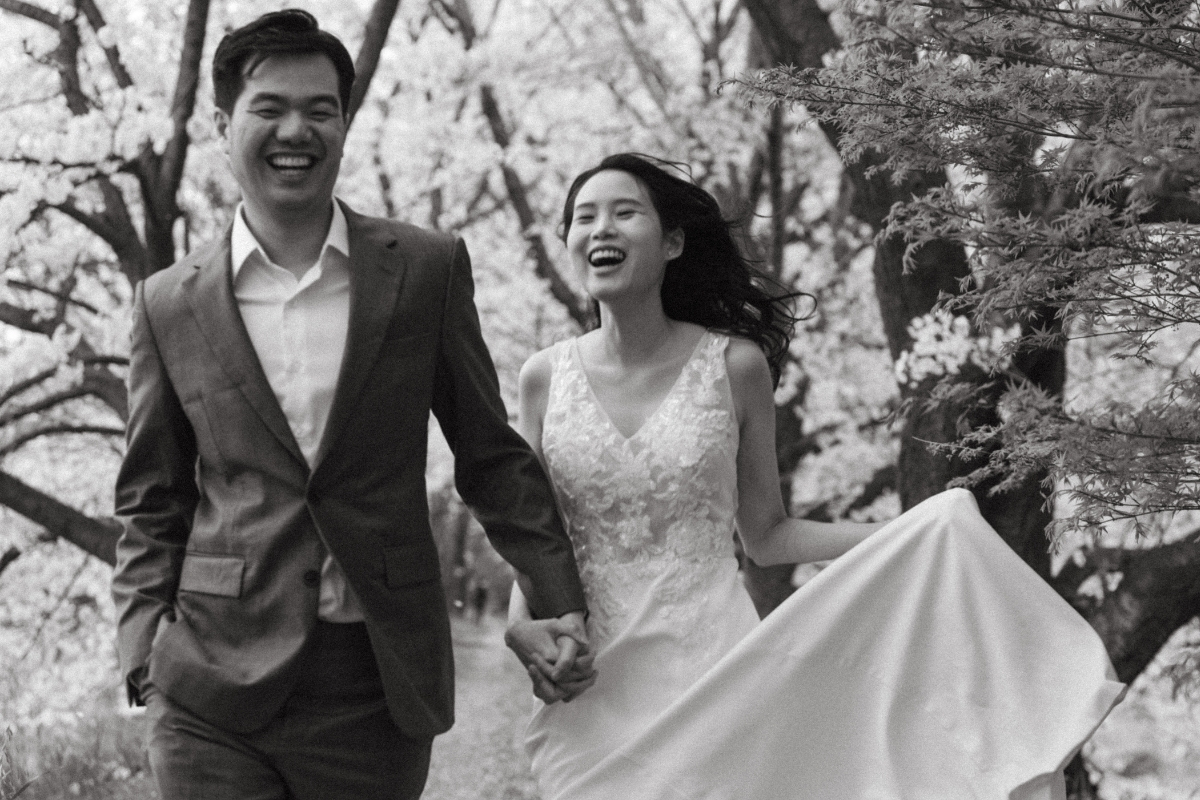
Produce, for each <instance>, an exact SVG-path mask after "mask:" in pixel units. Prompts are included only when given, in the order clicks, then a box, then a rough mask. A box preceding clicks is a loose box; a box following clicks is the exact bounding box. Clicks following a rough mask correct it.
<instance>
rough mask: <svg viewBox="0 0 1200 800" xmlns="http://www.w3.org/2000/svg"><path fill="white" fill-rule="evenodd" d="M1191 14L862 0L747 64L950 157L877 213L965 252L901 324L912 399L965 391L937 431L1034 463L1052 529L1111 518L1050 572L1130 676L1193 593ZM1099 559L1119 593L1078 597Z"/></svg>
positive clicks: (1023, 468) (978, 473)
mask: <svg viewBox="0 0 1200 800" xmlns="http://www.w3.org/2000/svg"><path fill="white" fill-rule="evenodd" d="M1197 21H1198V20H1197V17H1196V11H1195V7H1194V5H1193V4H1190V3H1160V4H1153V3H1151V4H1144V3H1136V2H1100V3H1090V2H1088V3H1056V2H1043V0H1017V1H1016V2H1012V1H1011V0H978V1H976V0H970V1H969V2H964V1H962V0H948V1H943V0H935V2H931V3H925V2H922V3H911V2H901V3H888V4H873V3H860V4H855V5H854V6H852V7H851V8H850V9H849V10H848V12H847V15H846V25H845V38H844V41H843V47H842V49H841V50H839V51H838V52H837V54H836V55H834V56H832V58H831V60H829V61H828V63H827V64H825V65H824V66H815V65H807V66H808V68H807V69H802V68H799V67H793V68H788V69H778V70H775V71H773V72H770V73H765V74H763V75H761V76H760V77H759V78H758V79H756V80H754V81H752V82H751V85H750V88H751V91H752V92H755V93H757V96H758V97H759V98H765V99H767V100H769V101H771V102H785V103H800V104H803V105H804V106H805V107H806V108H807V109H808V110H809V111H810V113H812V114H814V116H815V117H816V118H817V119H818V120H819V121H820V124H821V125H822V126H824V127H825V128H826V129H827V130H828V132H829V134H830V136H831V138H833V139H835V140H836V142H837V144H838V146H839V149H840V152H841V153H842V156H843V158H844V159H845V160H846V161H847V163H860V164H861V163H865V164H866V165H867V167H866V169H867V171H869V172H871V173H873V174H876V175H882V176H887V178H888V179H889V180H891V181H892V182H893V183H901V182H903V181H905V180H907V179H909V178H910V177H911V176H913V175H917V174H929V173H931V172H943V173H945V174H946V175H947V176H948V178H949V179H948V180H946V181H944V182H942V183H939V184H937V185H932V186H929V187H926V188H925V190H923V191H921V192H915V193H910V194H907V195H904V196H900V197H897V198H896V199H897V201H898V202H897V203H896V204H895V205H894V206H892V207H891V208H890V210H889V214H888V216H887V218H886V220H885V221H884V224H883V226H882V228H881V231H882V233H883V235H886V236H894V237H899V238H900V239H902V240H903V241H904V242H905V246H906V251H905V255H906V256H907V257H909V258H911V257H912V256H913V255H914V254H917V253H920V252H921V250H922V249H923V248H926V247H928V246H930V245H931V244H944V243H947V242H950V243H954V244H956V245H958V246H959V247H960V248H961V249H962V251H963V252H964V254H965V255H966V256H967V266H968V268H969V269H968V270H967V271H965V272H964V273H963V274H962V275H961V278H960V280H959V282H958V285H957V286H955V287H953V288H952V289H951V291H949V292H948V293H946V294H945V295H944V296H943V298H942V302H941V304H940V305H939V310H938V311H934V312H933V313H932V314H930V315H927V316H923V317H918V318H917V319H916V320H915V321H910V322H909V326H908V330H907V341H906V342H905V347H904V351H903V352H902V353H901V356H902V361H901V366H902V367H906V369H902V370H900V377H901V378H902V380H905V381H907V385H906V386H905V392H906V396H907V397H908V399H909V400H910V401H911V403H912V405H913V407H914V408H915V412H916V413H923V412H925V411H928V410H929V409H931V408H936V407H951V408H954V409H956V410H957V413H958V415H959V416H958V420H959V425H960V428H959V430H958V431H957V433H958V434H959V436H958V437H957V440H956V441H953V442H944V446H943V447H942V448H941V449H942V451H943V452H947V453H949V454H951V455H953V456H955V457H956V459H957V461H958V464H959V466H960V469H959V476H960V480H962V481H963V482H966V483H968V484H971V485H979V484H983V485H985V486H987V487H988V489H989V491H990V493H992V494H993V495H994V496H999V497H1003V496H1004V494H1005V492H1006V491H1008V490H1011V489H1014V488H1016V487H1019V486H1021V485H1022V484H1028V483H1029V481H1030V480H1033V481H1035V482H1036V483H1039V484H1041V486H1042V487H1043V490H1044V491H1045V492H1046V493H1047V494H1048V496H1049V498H1050V502H1053V503H1054V508H1055V510H1056V517H1055V518H1054V519H1053V520H1050V522H1051V529H1052V531H1053V532H1055V533H1057V534H1060V535H1064V536H1066V535H1067V534H1070V533H1072V532H1081V531H1082V532H1090V533H1095V532H1097V531H1100V530H1102V531H1105V532H1106V533H1105V535H1104V536H1103V537H1101V541H1100V544H1098V545H1096V546H1095V547H1093V548H1091V549H1090V551H1089V552H1090V555H1089V556H1088V557H1087V558H1083V557H1082V556H1081V558H1080V562H1081V563H1071V564H1069V565H1068V567H1067V568H1066V569H1064V570H1063V571H1062V573H1061V574H1060V575H1059V576H1057V578H1056V582H1057V585H1058V586H1059V588H1060V590H1062V591H1064V593H1065V594H1067V595H1068V596H1070V597H1072V599H1073V600H1075V602H1076V603H1077V605H1081V606H1085V609H1084V610H1085V611H1086V612H1088V615H1089V618H1090V619H1091V620H1092V622H1093V624H1094V625H1096V626H1097V628H1098V629H1099V630H1100V631H1101V633H1102V634H1103V635H1105V638H1106V641H1107V642H1108V644H1109V646H1110V651H1111V652H1112V653H1113V655H1114V660H1115V661H1116V662H1117V665H1118V670H1119V671H1120V672H1122V674H1123V676H1125V677H1126V678H1127V679H1128V678H1130V677H1132V676H1133V675H1136V674H1137V672H1139V671H1140V670H1141V668H1142V667H1144V666H1145V665H1146V664H1147V663H1148V662H1149V659H1150V658H1151V657H1152V656H1153V654H1154V652H1156V651H1157V648H1158V647H1159V646H1160V645H1161V644H1162V642H1163V641H1164V640H1165V636H1166V635H1169V634H1170V633H1171V632H1172V631H1174V630H1175V629H1176V628H1178V627H1179V626H1181V625H1183V624H1185V623H1187V622H1188V620H1190V619H1192V618H1193V617H1194V616H1195V615H1196V614H1197V612H1200V594H1198V593H1197V591H1196V588H1195V587H1196V585H1197V584H1196V576H1197V574H1200V540H1198V538H1197V532H1196V515H1195V513H1194V512H1196V511H1197V510H1198V509H1200V503H1198V501H1200V494H1198V489H1200V480H1198V479H1200V472H1198V471H1197V466H1196V464H1197V460H1196V456H1197V453H1198V451H1200V427H1198V425H1200V415H1198V414H1197V411H1198V410H1200V409H1198V407H1197V401H1198V399H1200V398H1198V392H1200V382H1198V380H1197V374H1196V366H1197V361H1196V357H1195V356H1196V351H1197V345H1196V343H1197V341H1198V333H1200V327H1198V323H1200V315H1198V312H1200V260H1198V258H1197V247H1196V245H1197V238H1198V234H1197V228H1196V223H1197V222H1200V216H1198V215H1197V210H1198V209H1200V206H1198V205H1197V202H1198V201H1200V188H1198V185H1197V182H1198V181H1200V161H1197V159H1196V156H1195V150H1196V143H1197V142H1196V137H1197V128H1196V125H1195V110H1196V100H1195V97H1196V90H1197V80H1198V78H1200V73H1198V72H1197V68H1198V67H1200V49H1198V48H1200V38H1198V34H1200V27H1198V26H1197ZM912 266H913V265H912V264H911V262H910V264H909V267H910V268H911V267H912ZM958 315H961V319H960V320H959V322H958V323H955V322H954V317H955V316H958ZM968 318H969V319H970V320H971V324H970V325H967V319H968ZM914 322H915V324H914ZM993 331H1005V332H1006V333H1005V334H1003V335H1000V336H999V338H998V339H997V338H996V335H995V334H993V333H992V332H993ZM981 340H987V341H988V342H990V344H988V345H986V346H983V345H981V344H980V342H981ZM984 351H988V352H990V354H991V356H992V359H991V360H990V361H988V360H986V359H982V360H981V359H980V358H979V357H978V354H979V353H982V352H984ZM972 353H974V354H975V355H972ZM1067 356H1069V359H1070V365H1071V366H1070V369H1069V370H1068V369H1067V363H1068V361H1067ZM1053 360H1058V361H1059V362H1060V363H1059V364H1058V365H1057V366H1055V367H1054V370H1053V372H1055V373H1056V374H1055V375H1054V376H1053V377H1052V378H1051V379H1046V377H1045V374H1044V373H1043V375H1041V376H1036V375H1035V374H1034V373H1035V371H1036V369H1037V368H1038V367H1044V366H1045V364H1046V363H1047V362H1048V361H1053ZM1031 364H1032V365H1033V369H1028V368H1027V367H1029V365H1031ZM907 367H911V369H909V368H907ZM1139 535H1140V538H1139ZM1114 545H1115V546H1114ZM1101 573H1102V574H1105V575H1111V576H1114V577H1115V580H1112V581H1109V584H1111V588H1112V591H1111V592H1110V593H1109V594H1108V596H1106V595H1105V593H1104V592H1100V593H1099V596H1097V597H1090V598H1087V599H1083V598H1079V597H1078V596H1076V595H1075V592H1074V591H1073V590H1076V589H1078V587H1079V586H1080V584H1081V580H1082V579H1086V578H1087V577H1089V576H1091V575H1094V574H1101ZM1122 578H1123V580H1124V582H1125V584H1124V590H1122V588H1121V586H1122ZM1160 592H1161V593H1163V594H1164V595H1165V597H1166V598H1169V599H1164V601H1163V603H1162V605H1163V607H1162V608H1161V609H1160V611H1159V613H1157V614H1150V613H1145V612H1146V609H1147V606H1149V605H1154V603H1153V602H1151V601H1149V600H1148V599H1147V596H1148V595H1150V594H1153V593H1160Z"/></svg>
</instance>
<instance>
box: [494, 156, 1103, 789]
mask: <svg viewBox="0 0 1200 800" xmlns="http://www.w3.org/2000/svg"><path fill="white" fill-rule="evenodd" d="M661 163H662V162H658V163H655V162H652V161H650V160H648V159H647V158H645V157H640V156H637V155H633V154H621V155H616V156H610V157H609V158H607V159H605V160H604V161H602V162H601V163H600V164H599V166H597V167H595V168H593V169H589V170H587V171H586V172H584V173H582V174H581V175H580V176H579V177H578V178H577V179H576V180H575V182H574V183H573V184H572V186H571V189H570V191H569V193H568V195H567V200H566V203H565V207H564V210H563V217H562V225H563V228H562V229H563V231H564V238H565V242H566V246H567V253H568V257H569V258H570V259H571V262H572V265H573V266H574V267H575V269H576V270H578V272H579V274H580V276H581V278H582V280H583V284H584V286H585V288H586V290H587V292H588V294H589V295H590V297H591V298H592V300H593V302H594V304H595V308H596V310H597V311H598V317H599V323H600V324H599V327H598V328H596V329H595V330H592V331H589V332H587V333H585V334H584V335H582V336H580V337H578V338H576V339H573V340H570V341H565V342H560V343H558V344H557V345H554V346H553V347H551V348H549V349H547V350H544V351H542V352H540V353H538V354H536V355H534V356H533V357H532V358H531V359H530V360H529V361H528V362H527V363H526V365H525V366H524V368H523V369H522V372H521V380H520V390H521V394H520V421H519V427H520V429H521V431H522V433H523V434H524V435H525V437H526V438H527V440H528V441H529V443H530V445H531V446H532V447H533V448H534V450H535V452H537V453H538V455H539V457H540V458H542V460H543V462H544V463H545V465H546V469H547V473H548V474H549V475H550V479H551V482H552V483H553V485H554V489H555V493H556V495H557V497H558V502H559V508H560V509H561V511H562V514H563V519H564V522H565V523H566V526H567V531H568V533H569V535H570V536H571V539H572V542H573V544H574V547H575V552H576V555H577V557H578V559H579V567H580V572H581V575H582V577H583V582H584V590H585V592H586V595H587V601H588V607H589V609H590V611H591V615H590V616H589V618H588V621H587V628H588V633H589V636H590V637H591V645H592V648H593V650H594V652H595V661H594V666H595V671H594V673H578V674H576V673H573V672H571V671H570V670H566V671H562V670H559V671H557V672H556V668H558V667H559V666H560V665H559V664H558V661H559V658H560V656H559V651H558V645H557V643H556V642H555V640H554V639H552V638H551V637H550V636H548V635H547V633H546V631H544V630H543V629H542V626H540V625H539V624H538V623H535V622H532V621H530V616H529V614H528V611H527V605H526V604H525V603H524V602H523V601H524V599H525V598H524V597H523V595H522V592H521V589H520V588H519V587H518V588H514V592H513V599H512V603H511V605H510V609H511V611H510V625H509V629H508V632H507V634H506V640H507V641H508V643H509V646H510V647H512V649H513V650H514V651H515V652H516V653H517V655H518V657H519V658H520V659H521V660H522V662H523V663H524V664H525V665H526V667H527V670H528V673H529V675H530V677H531V679H532V681H533V684H534V691H535V694H536V695H537V696H538V698H539V699H538V700H536V701H535V710H534V714H533V717H532V720H531V722H530V724H529V728H528V732H527V739H526V745H527V749H528V751H529V755H530V757H531V761H532V766H533V771H534V774H535V775H536V777H537V779H538V783H539V786H540V789H541V793H542V800H612V798H621V800H702V799H703V800H733V798H747V800H749V799H751V798H752V799H753V800H917V799H918V798H919V799H920V800H965V798H976V800H1051V798H1058V799H1059V800H1061V799H1062V798H1063V797H1064V792H1065V787H1064V781H1063V775H1062V769H1063V767H1064V766H1065V765H1066V763H1067V761H1068V760H1069V759H1070V758H1071V757H1072V756H1073V755H1074V753H1075V752H1076V751H1077V750H1078V748H1079V747H1080V746H1081V744H1082V743H1083V741H1084V740H1085V739H1086V738H1087V737H1088V736H1090V735H1091V733H1092V731H1093V730H1095V728H1096V726H1097V725H1099V724H1100V722H1101V720H1103V719H1104V717H1105V715H1106V714H1107V713H1108V711H1109V709H1110V708H1111V707H1112V706H1113V705H1114V704H1115V703H1116V702H1118V701H1119V699H1120V697H1121V695H1122V694H1123V691H1124V686H1123V685H1122V684H1120V683H1118V682H1117V681H1116V680H1115V677H1114V672H1113V669H1112V665H1111V663H1110V661H1109V658H1108V655H1107V653H1106V652H1105V650H1104V647H1103V644H1102V642H1101V641H1100V638H1099V637H1098V636H1097V635H1096V633H1095V632H1094V631H1093V630H1092V629H1091V627H1090V626H1089V625H1088V624H1087V622H1086V621H1085V620H1084V619H1083V618H1082V617H1080V616H1079V614H1078V613H1076V612H1075V610H1074V609H1072V608H1071V606H1070V605H1068V604H1067V603H1066V601H1064V600H1063V599H1062V598H1061V597H1059V596H1058V595H1057V593H1055V592H1054V590H1053V589H1051V588H1050V587H1049V586H1048V585H1047V584H1046V583H1045V582H1044V581H1043V580H1042V579H1041V578H1040V577H1039V576H1038V575H1037V574H1036V573H1035V572H1034V571H1033V570H1032V569H1031V568H1030V567H1029V566H1028V565H1026V564H1025V562H1023V561H1022V560H1021V559H1020V558H1019V557H1018V556H1017V555H1016V554H1015V553H1014V552H1013V551H1012V550H1011V549H1010V548H1009V547H1008V546H1007V545H1006V544H1005V543H1004V541H1003V540H1002V539H1001V538H1000V537H999V535H998V534H997V533H996V532H995V531H994V530H993V529H992V528H991V526H990V525H988V523H987V522H986V521H985V520H984V519H983V517H982V516H981V515H980V514H979V509H978V507H977V505H976V504H975V499H974V497H973V496H972V495H971V493H970V492H968V491H966V490H965V489H953V490H950V491H947V492H943V493H942V494H940V495H936V496H934V497H932V498H930V499H928V500H926V501H925V502H924V503H921V504H920V505H918V506H916V507H915V508H913V509H911V510H909V511H908V512H907V513H905V514H903V515H902V516H900V517H899V518H898V519H896V520H894V521H892V522H890V523H888V524H887V525H882V524H880V523H855V522H836V523H818V522H811V521H807V520H799V519H792V518H790V517H788V515H787V513H786V510H785V508H784V504H783V500H782V497H781V492H780V485H779V472H778V467H777V462H776V454H775V404H774V398H773V387H774V384H775V382H776V381H777V380H778V376H779V373H780V369H781V367H782V364H783V360H784V358H785V356H786V354H787V352H788V342H789V339H790V336H791V330H792V325H793V323H794V321H795V318H794V317H793V316H792V314H791V311H790V309H789V307H788V300H789V299H791V297H790V296H789V295H787V294H786V293H784V292H782V290H778V289H777V287H773V284H772V283H771V282H770V281H768V280H767V279H766V278H765V276H762V275H758V274H756V272H755V271H754V270H753V269H752V267H751V266H750V264H749V263H748V262H747V261H746V259H745V258H744V257H743V256H742V255H741V254H740V253H739V251H738V247H737V243H736V241H735V239H734V238H733V237H732V235H731V228H730V225H729V223H728V222H726V221H725V220H724V219H723V218H722V216H721V212H720V208H719V207H718V205H717V202H716V200H715V199H713V197H712V196H711V195H709V194H708V193H707V192H705V191H703V190H702V189H700V188H699V187H697V186H695V185H694V184H693V183H691V182H690V181H688V180H684V179H683V178H681V177H679V176H678V175H677V174H673V173H672V172H670V171H668V170H667V169H664V168H663V167H662V166H660V165H659V164H661ZM663 166H666V165H663ZM735 530H736V533H737V536H739V537H740V538H741V541H742V543H743V546H744V549H745V552H746V553H747V555H749V557H750V558H752V559H754V560H755V561H756V562H757V563H759V564H764V565H767V564H779V563H802V562H813V561H827V560H831V559H833V560H834V561H833V563H832V565H830V566H829V567H827V568H826V569H825V570H823V571H822V572H821V573H820V574H819V575H817V577H816V578H814V579H813V580H811V581H809V582H808V583H806V584H805V585H804V586H803V587H802V588H800V589H799V590H797V591H796V592H795V593H794V594H793V595H792V596H791V597H790V598H789V599H788V600H787V601H785V602H784V603H783V604H782V605H781V606H780V607H779V608H778V609H776V610H775V611H773V612H772V613H771V614H770V615H769V616H768V617H767V618H766V619H765V620H763V621H762V622H759V621H758V617H757V615H756V613H755V610H754V606H753V604H752V603H751V601H750V598H749V596H748V594H747V592H746V590H745V589H744V588H743V586H742V585H741V583H740V580H739V576H738V570H737V561H736V559H735V557H734V534H735ZM569 655H570V654H563V657H569ZM556 675H558V677H556ZM562 700H570V701H572V702H570V704H566V703H563V702H559V701H562Z"/></svg>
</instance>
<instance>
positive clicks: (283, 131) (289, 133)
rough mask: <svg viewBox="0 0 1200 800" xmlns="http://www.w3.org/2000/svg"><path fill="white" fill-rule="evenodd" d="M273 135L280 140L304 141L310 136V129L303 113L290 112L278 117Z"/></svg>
mask: <svg viewBox="0 0 1200 800" xmlns="http://www.w3.org/2000/svg"><path fill="white" fill-rule="evenodd" d="M275 136H276V138H278V139H279V140H280V141H282V142H304V141H308V139H309V137H311V136H312V129H311V128H309V126H308V122H307V121H306V120H305V119H304V115H303V114H301V113H299V112H291V113H288V114H284V115H283V116H282V117H280V119H279V125H278V127H277V128H276V129H275Z"/></svg>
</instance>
